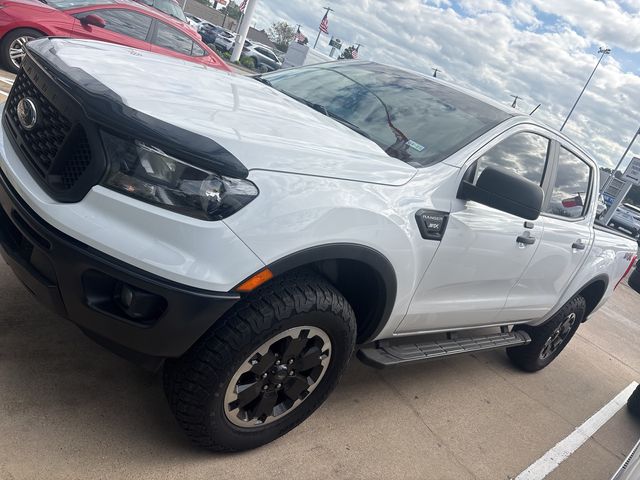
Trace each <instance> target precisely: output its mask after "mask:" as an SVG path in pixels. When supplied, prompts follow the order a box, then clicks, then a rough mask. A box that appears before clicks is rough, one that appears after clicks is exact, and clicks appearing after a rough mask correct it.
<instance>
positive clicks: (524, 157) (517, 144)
mask: <svg viewBox="0 0 640 480" xmlns="http://www.w3.org/2000/svg"><path fill="white" fill-rule="evenodd" d="M548 151H549V139H547V138H545V137H542V136H540V135H537V134H535V133H528V132H523V133H516V134H515V135H512V136H511V137H509V138H507V139H506V140H503V141H502V142H500V143H499V144H498V145H496V146H495V147H493V148H492V149H491V150H489V151H488V152H486V153H485V154H484V155H482V156H481V157H480V158H479V159H478V168H477V170H476V179H477V178H478V177H479V176H480V173H482V170H484V169H485V168H486V167H488V166H493V167H503V168H506V169H508V170H511V171H512V172H515V173H517V174H518V175H521V176H523V177H524V178H526V179H527V180H531V181H532V182H533V183H537V184H538V185H542V177H543V176H544V169H545V166H546V164H547V153H548Z"/></svg>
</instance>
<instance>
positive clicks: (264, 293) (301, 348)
mask: <svg viewBox="0 0 640 480" xmlns="http://www.w3.org/2000/svg"><path fill="white" fill-rule="evenodd" d="M355 336H356V324H355V317H354V314H353V310H352V309H351V306H350V305H349V303H348V302H347V301H346V300H345V298H344V297H343V296H342V295H341V294H340V293H339V292H338V291H337V290H336V289H335V288H334V287H333V286H332V285H331V284H330V283H328V282H327V281H326V280H324V279H323V278H322V277H319V276H317V275H315V274H314V273H313V272H298V273H296V274H293V275H290V276H285V277H283V278H281V279H280V278H276V279H273V280H271V281H270V282H269V284H267V285H265V287H264V288H261V289H259V290H257V291H256V292H253V293H251V294H250V295H248V296H247V298H246V299H244V300H242V301H241V303H240V304H238V305H236V306H235V307H234V308H233V309H232V310H231V311H230V312H229V313H228V314H227V315H226V316H225V317H224V318H223V319H221V320H220V321H219V322H218V323H216V325H215V326H214V327H213V328H212V330H211V331H209V332H208V333H207V334H206V335H205V336H204V337H203V338H202V339H200V340H199V341H198V343H196V345H194V346H193V347H192V348H191V349H190V350H189V351H188V352H187V353H186V354H185V355H184V356H183V357H182V358H180V359H176V360H170V361H168V362H167V364H166V365H165V374H164V379H165V392H166V395H167V398H168V400H169V404H170V406H171V409H172V410H173V412H174V414H175V416H176V418H177V420H178V423H179V424H180V425H181V426H182V428H183V429H184V430H185V432H186V433H187V435H188V437H189V438H190V439H191V440H192V441H193V442H194V443H195V444H197V445H199V446H202V447H205V448H208V449H210V450H214V451H240V450H248V449H251V448H255V447H259V446H261V445H264V444H265V443H268V442H271V441H273V440H275V439H276V438H278V437H280V436H282V435H284V434H285V433H287V432H288V431H289V430H291V429H293V428H294V427H296V426H297V425H298V424H300V423H301V422H302V421H304V420H305V419H306V418H307V417H309V416H310V415H311V414H312V413H313V412H314V411H315V410H316V409H317V408H318V407H319V406H320V405H321V404H322V402H324V400H325V399H326V398H327V396H328V395H329V393H331V391H332V390H333V388H334V387H335V386H336V384H337V383H338V380H339V378H340V376H341V375H342V372H343V371H344V368H345V367H346V365H347V362H348V360H349V358H350V356H351V354H352V352H353V349H354V345H355Z"/></svg>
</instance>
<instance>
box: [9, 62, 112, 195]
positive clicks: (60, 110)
mask: <svg viewBox="0 0 640 480" xmlns="http://www.w3.org/2000/svg"><path fill="white" fill-rule="evenodd" d="M70 88H71V86H70ZM69 91H70V92H73V90H69ZM23 99H29V100H30V101H31V102H32V103H33V105H34V106H35V109H36V112H37V120H36V123H35V125H34V126H33V127H32V128H26V127H25V125H24V124H23V123H21V121H20V118H19V115H18V112H19V105H20V102H21V101H22V100H23ZM3 120H4V121H3V123H4V126H5V131H6V132H7V134H8V137H9V139H10V140H11V142H12V144H13V146H14V147H15V150H16V153H17V154H18V156H19V157H20V159H21V160H22V162H23V163H24V164H25V166H26V167H28V168H29V170H30V171H31V174H32V175H33V176H34V178H35V179H36V180H37V181H38V183H40V185H41V186H42V187H43V188H44V189H45V190H46V191H47V192H48V193H49V194H50V195H51V196H52V197H53V198H54V199H55V200H58V201H62V202H77V201H80V200H82V199H83V198H84V196H85V195H86V194H87V193H88V192H89V190H90V189H91V187H93V186H94V185H95V184H96V183H98V182H99V180H100V178H101V177H102V174H103V173H104V170H105V168H106V162H105V159H104V154H103V152H102V148H101V145H100V143H99V139H98V136H97V131H96V127H95V125H94V124H93V123H92V122H91V121H89V120H88V119H87V118H86V117H85V116H84V113H83V111H82V109H81V108H80V105H79V104H78V103H77V102H76V101H75V100H74V99H73V97H72V96H71V95H70V94H69V93H67V91H66V90H64V89H63V88H62V87H61V86H60V85H59V84H58V82H57V81H54V80H53V79H52V78H51V77H49V76H48V75H47V74H45V73H44V71H43V70H42V69H41V68H40V67H39V66H38V65H37V64H36V63H35V62H33V61H32V59H31V58H29V57H27V58H26V59H25V61H24V62H23V65H22V69H21V70H20V72H19V73H18V76H17V77H16V80H15V82H14V84H13V88H12V89H11V93H10V94H9V97H8V99H7V104H6V107H5V114H4V119H3ZM23 120H24V118H23Z"/></svg>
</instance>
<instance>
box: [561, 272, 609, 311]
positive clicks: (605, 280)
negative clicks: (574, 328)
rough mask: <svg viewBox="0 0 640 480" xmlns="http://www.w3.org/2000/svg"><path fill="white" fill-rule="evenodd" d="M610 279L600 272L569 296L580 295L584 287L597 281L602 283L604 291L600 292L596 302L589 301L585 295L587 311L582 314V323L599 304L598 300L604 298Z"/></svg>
mask: <svg viewBox="0 0 640 480" xmlns="http://www.w3.org/2000/svg"><path fill="white" fill-rule="evenodd" d="M610 280H611V279H610V278H609V276H608V275H606V274H604V273H601V274H600V275H596V276H595V277H593V278H592V279H591V280H589V282H587V283H585V284H584V285H583V286H582V287H580V289H578V291H577V292H576V293H575V294H574V295H573V296H572V297H571V298H573V297H575V296H576V295H580V294H581V293H582V292H584V291H585V290H586V289H588V288H590V287H591V286H592V285H595V284H596V283H598V282H602V283H604V292H603V293H602V297H600V298H599V299H598V301H597V302H595V303H593V302H590V301H589V299H588V298H586V297H585V301H586V302H587V313H586V315H585V316H584V318H583V319H582V323H584V322H586V321H587V319H588V318H589V315H590V314H591V312H593V310H595V308H596V307H597V306H598V305H600V302H601V301H602V299H603V298H604V296H605V295H606V293H607V290H608V289H609V282H610Z"/></svg>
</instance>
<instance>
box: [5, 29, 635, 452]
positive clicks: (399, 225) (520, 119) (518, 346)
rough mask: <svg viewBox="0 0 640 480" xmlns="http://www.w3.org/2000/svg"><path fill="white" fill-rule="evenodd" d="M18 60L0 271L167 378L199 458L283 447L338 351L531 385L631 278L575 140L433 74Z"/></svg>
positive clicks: (67, 53) (374, 67)
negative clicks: (481, 361)
mask: <svg viewBox="0 0 640 480" xmlns="http://www.w3.org/2000/svg"><path fill="white" fill-rule="evenodd" d="M27 51H28V56H27V57H26V58H25V60H24V67H23V69H22V70H21V73H20V74H19V75H18V77H16V81H15V83H14V85H13V88H12V90H11V93H10V94H9V96H8V98H7V102H6V107H5V109H4V117H3V119H2V120H3V121H2V127H1V128H2V130H3V131H2V135H1V137H2V138H3V139H5V140H4V141H3V142H2V144H1V145H0V247H1V248H0V251H1V253H2V256H3V257H4V258H5V260H6V262H7V264H8V265H9V266H10V267H11V268H12V269H13V271H14V272H15V274H16V275H17V277H18V278H20V280H21V281H22V283H23V284H24V285H26V286H27V288H28V289H29V291H31V292H32V293H34V295H35V296H36V297H37V298H39V299H40V300H41V301H42V302H44V303H45V305H47V306H48V307H49V308H50V309H52V310H53V311H55V312H57V313H59V314H62V315H64V316H66V317H68V318H70V319H71V320H72V321H73V322H75V323H76V324H78V325H79V326H80V327H81V329H82V330H83V331H84V332H86V333H87V334H88V335H90V336H91V337H92V338H94V339H96V340H98V341H99V342H100V343H101V344H102V345H105V346H107V347H108V348H111V349H112V350H114V351H115V352H117V353H119V354H120V355H123V356H125V357H128V358H130V359H131V360H134V361H136V362H139V363H142V364H144V365H146V366H147V367H148V368H153V369H157V368H161V367H162V368H164V377H163V379H164V388H165V392H166V396H167V398H168V400H169V405H170V407H171V409H172V410H173V412H174V414H175V416H176V418H177V420H178V422H179V424H180V425H181V426H182V427H183V429H184V430H185V432H186V433H187V435H188V436H189V437H190V438H191V439H192V440H193V442H194V443H195V444H197V445H200V446H202V447H205V448H209V449H211V450H219V451H234V450H246V449H250V448H255V447H258V446H260V445H263V444H265V443H267V442H270V441H272V440H274V439H276V438H278V437H280V436H281V435H284V434H285V433H287V432H288V431H290V430H291V429H293V428H295V427H296V426H297V425H299V424H300V423H301V422H302V421H304V420H305V419H306V418H307V417H309V416H310V415H311V414H312V413H313V412H314V411H315V410H316V409H317V408H318V407H319V406H320V405H321V404H322V403H323V402H324V401H325V399H326V398H327V397H328V396H329V394H330V393H331V391H332V390H333V389H334V387H335V386H336V384H337V382H338V380H339V378H340V377H341V375H342V373H343V372H344V370H345V367H346V365H347V363H348V362H349V360H350V359H351V358H352V353H353V352H354V349H355V348H359V351H358V357H359V358H360V359H361V360H362V361H363V362H365V363H367V364H368V365H371V366H375V367H378V368H383V367H387V366H392V365H404V364H412V363H413V362H416V361H426V360H432V359H439V358H442V357H448V356H454V355H458V354H460V353H472V352H480V351H485V350H490V349H497V348H507V355H508V356H509V358H510V360H511V361H512V362H513V363H514V364H515V365H516V366H518V367H519V368H521V369H522V370H526V371H530V372H533V371H537V370H541V369H543V368H545V367H547V366H548V365H549V364H551V362H553V361H554V359H555V358H557V357H558V355H560V354H561V352H562V351H563V349H564V348H565V346H566V345H567V344H568V343H569V342H570V341H571V339H572V337H573V336H574V334H575V333H576V331H577V330H578V328H579V327H580V325H581V324H582V323H583V322H585V321H587V320H588V319H589V316H590V315H591V314H592V313H593V312H595V311H597V309H598V308H599V307H601V306H602V305H603V304H604V303H605V302H606V301H607V299H608V298H609V297H610V296H611V295H612V293H613V291H614V289H615V288H616V286H617V285H618V284H619V282H620V280H621V279H622V278H624V276H625V275H626V273H627V272H628V268H629V267H630V265H631V263H632V262H633V259H634V257H635V254H636V250H637V245H636V242H633V241H631V240H630V239H629V238H628V237H627V236H625V235H622V234H619V233H616V232H612V231H611V230H609V229H606V228H598V227H595V228H594V225H593V221H594V219H595V215H596V198H597V194H596V192H598V190H599V189H598V181H599V175H598V174H597V172H598V166H597V164H596V163H595V162H594V161H593V160H592V159H591V158H589V156H588V155H587V154H586V153H584V151H583V150H582V149H580V147H579V146H578V145H576V144H575V143H574V142H572V141H571V140H570V139H569V138H567V137H566V136H565V135H563V134H562V133H561V132H558V131H556V130H553V129H551V128H549V127H547V126H545V125H544V124H542V123H540V122H539V121H538V120H537V119H536V118H532V117H531V116H529V115H521V114H518V112H517V111H515V110H514V109H512V108H510V107H507V106H505V105H503V104H501V103H498V102H494V101H491V100H489V99H487V98H485V97H482V96H481V95H478V94H475V93H473V92H470V91H468V90H465V89H462V88H459V87H456V86H454V85H451V84H448V83H445V82H442V81H438V80H435V79H433V78H432V77H429V76H425V75H421V74H418V73H413V72H409V71H407V70H404V69H399V68H393V67H389V66H384V65H379V64H376V63H372V62H359V61H353V60H350V61H345V62H331V63H327V64H324V65H314V66H311V67H303V68H298V69H289V70H279V71H277V72H273V73H269V74H265V75H262V76H258V77H245V76H240V75H226V74H222V73H221V72H217V71H214V69H205V68H196V67H194V66H191V65H186V62H177V61H176V62H173V61H172V60H170V59H169V60H165V59H161V58H160V57H158V56H157V55H150V54H147V53H145V52H141V53H140V54H139V55H131V53H130V49H129V48H123V47H119V46H115V45H109V44H106V43H104V42H84V41H79V40H69V39H59V38H50V39H40V40H37V41H34V42H31V43H29V44H28V45H27ZM114 65H116V66H117V68H114ZM45 71H46V72H47V73H46V74H45V73H44V72H45ZM140 72H145V76H144V79H143V80H144V81H140ZM149 85H152V86H153V92H152V95H153V96H152V98H150V94H149ZM25 92H29V95H34V96H35V95H37V98H38V103H39V105H41V106H40V107H36V106H35V105H34V104H33V102H31V101H30V98H29V97H27V94H26V93H25ZM58 105H61V106H62V107H58ZM83 105H87V106H89V107H91V108H86V109H85V108H81V106H83ZM197 105H206V108H195V106H197ZM38 108H39V110H38ZM19 110H22V113H20V112H19ZM29 112H31V113H32V114H33V115H31V114H29ZM65 116H68V120H69V121H68V122H67V123H68V127H67V130H66V132H65V131H64V130H63V129H64V128H65V125H66V123H64V122H62V120H61V119H63V118H65ZM36 119H38V120H36ZM38 122H40V123H38ZM58 125H60V127H58ZM53 128H55V131H54V132H52V129H53ZM40 136H45V138H53V139H54V140H51V141H50V143H48V144H47V145H46V146H45V147H44V148H43V147H42V146H41V142H31V141H30V139H33V138H34V137H35V138H39V137H40ZM58 138H60V140H58ZM81 140H83V141H81ZM54 142H55V143H54ZM579 195H582V196H581V197H580V198H585V199H586V201H584V204H583V205H582V206H581V208H576V207H571V209H565V208H563V207H566V206H567V205H569V204H575V203H577V202H578V200H577V199H576V197H578V196H579ZM87 219H90V221H89V222H88V221H87ZM34 328H35V327H34ZM576 360H579V359H576ZM413 371H414V372H417V371H419V370H418V369H414V370H413ZM410 374H411V373H410V372H409V375H410ZM403 375H406V374H403ZM471 387H473V386H471ZM467 394H469V395H473V394H475V390H473V389H470V390H469V392H467ZM354 421H356V419H354ZM398 434H400V435H401V432H398ZM303 441H304V440H303Z"/></svg>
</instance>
